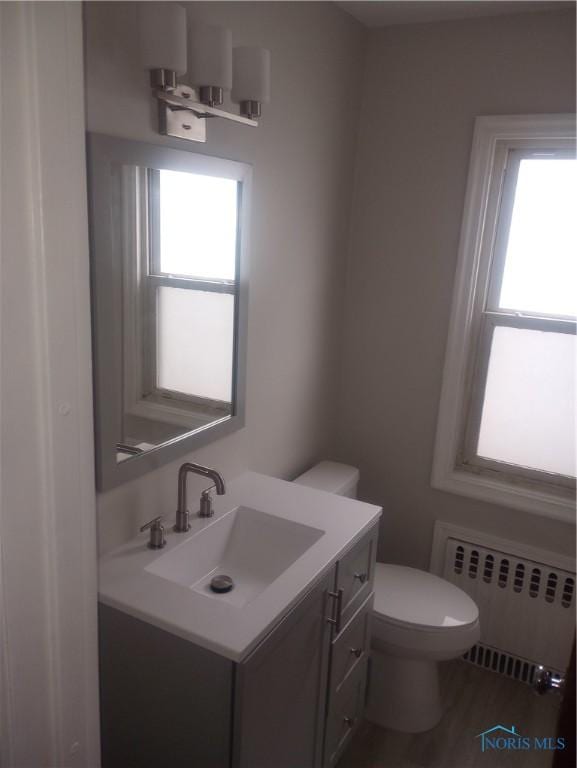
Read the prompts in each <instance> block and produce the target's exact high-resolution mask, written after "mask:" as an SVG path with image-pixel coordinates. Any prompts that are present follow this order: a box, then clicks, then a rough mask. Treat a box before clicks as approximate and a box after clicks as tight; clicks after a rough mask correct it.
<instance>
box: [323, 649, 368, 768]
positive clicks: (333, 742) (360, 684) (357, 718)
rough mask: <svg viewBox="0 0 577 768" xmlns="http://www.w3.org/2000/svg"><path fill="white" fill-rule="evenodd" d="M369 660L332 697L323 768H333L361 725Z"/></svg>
mask: <svg viewBox="0 0 577 768" xmlns="http://www.w3.org/2000/svg"><path fill="white" fill-rule="evenodd" d="M367 665H368V659H367V658H365V659H364V660H363V661H362V662H361V663H360V664H358V665H357V666H356V667H355V669H354V671H353V672H352V673H351V674H350V675H349V676H348V677H347V679H346V681H345V682H344V684H343V685H342V686H341V688H340V689H339V691H338V692H337V693H335V694H333V695H332V697H331V704H330V708H329V714H328V718H327V729H326V739H325V753H324V767H325V768H333V766H335V765H336V763H337V762H338V760H339V758H340V756H341V754H342V753H343V750H344V749H345V747H346V746H347V745H348V743H349V742H350V740H351V738H352V736H353V734H354V733H355V731H356V730H357V727H358V725H359V724H360V722H361V720H362V717H363V712H364V709H365V690H366V685H367V669H368V666H367Z"/></svg>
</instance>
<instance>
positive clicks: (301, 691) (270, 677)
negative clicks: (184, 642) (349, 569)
mask: <svg viewBox="0 0 577 768" xmlns="http://www.w3.org/2000/svg"><path fill="white" fill-rule="evenodd" d="M334 580H335V572H334V569H332V570H331V571H330V573H329V574H327V576H326V577H325V578H324V579H323V580H322V581H321V582H320V583H319V584H318V585H317V586H316V587H314V588H313V590H312V591H311V592H310V593H309V594H308V595H307V596H306V597H305V598H303V600H302V601H301V602H300V603H299V604H298V605H297V606H296V608H294V609H293V611H291V613H290V614H289V615H288V616H287V617H286V618H285V619H284V620H283V621H282V622H281V623H280V625H279V626H278V627H276V628H275V629H274V630H273V632H272V633H271V634H270V635H269V636H268V637H267V638H266V639H265V640H264V641H263V642H262V643H261V644H260V645H259V646H258V647H257V648H256V650H255V651H254V652H253V653H252V655H251V656H249V658H248V659H247V660H246V661H245V662H243V663H242V664H240V665H238V667H237V679H236V695H235V716H234V744H233V755H234V759H233V766H235V768H273V767H274V768H316V766H318V765H320V761H321V758H322V741H323V731H324V721H325V714H326V713H325V707H326V687H327V676H328V657H329V646H330V624H329V623H328V622H327V617H328V615H329V611H330V610H331V608H332V606H331V605H330V604H329V600H328V599H327V593H328V592H329V591H330V590H332V589H333V588H334Z"/></svg>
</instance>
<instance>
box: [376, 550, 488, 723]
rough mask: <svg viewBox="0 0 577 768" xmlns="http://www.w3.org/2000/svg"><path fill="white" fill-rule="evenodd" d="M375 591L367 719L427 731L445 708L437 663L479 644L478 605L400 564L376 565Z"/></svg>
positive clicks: (438, 580) (454, 589) (429, 575)
mask: <svg viewBox="0 0 577 768" xmlns="http://www.w3.org/2000/svg"><path fill="white" fill-rule="evenodd" d="M374 589H375V602H374V608H373V617H372V619H373V620H372V630H371V631H372V637H371V648H372V653H371V677H370V681H369V697H368V702H367V711H366V717H367V719H368V720H371V721H372V722H374V723H376V724H377V725H380V726H382V727H383V728H393V729H395V730H397V731H405V732H408V733H418V732H420V731H428V730H429V729H430V728H433V727H434V726H435V725H436V724H437V723H438V722H439V720H440V719H441V715H442V712H443V710H442V706H441V698H440V694H439V682H438V670H437V662H439V661H444V660H448V659H454V658H457V657H459V656H462V655H463V654H464V653H466V652H467V651H468V650H469V649H470V648H471V647H472V646H473V645H475V643H477V642H478V640H479V636H480V630H479V611H478V608H477V606H476V605H475V603H474V602H473V600H471V598H470V597H469V596H468V595H467V594H465V592H463V590H461V589H459V588H458V587H455V586H454V585H453V584H450V583H449V582H448V581H445V580H444V579H441V578H439V577H438V576H435V575H434V574H432V573H427V572H426V571H420V570H418V569H416V568H407V567H405V566H402V565H388V564H384V563H377V564H376V567H375V587H374ZM391 694H392V695H391Z"/></svg>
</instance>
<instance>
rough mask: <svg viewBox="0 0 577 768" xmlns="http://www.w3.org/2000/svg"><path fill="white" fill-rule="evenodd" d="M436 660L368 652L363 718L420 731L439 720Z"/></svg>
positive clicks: (397, 729)
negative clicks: (366, 694)
mask: <svg viewBox="0 0 577 768" xmlns="http://www.w3.org/2000/svg"><path fill="white" fill-rule="evenodd" d="M442 714H443V712H442V708H441V697H440V693H439V674H438V669H437V663H436V662H434V661H430V660H426V659H408V658H401V657H399V656H387V655H386V654H384V653H382V652H379V651H374V650H373V651H372V652H371V672H370V679H369V698H368V703H367V711H366V713H365V717H366V718H367V720H370V721H371V722H372V723H375V724H376V725H380V726H381V728H391V729H392V730H395V731H403V732H404V733H421V732H422V731H428V730H430V729H431V728H434V727H435V725H437V723H438V722H439V720H440V719H441V716H442Z"/></svg>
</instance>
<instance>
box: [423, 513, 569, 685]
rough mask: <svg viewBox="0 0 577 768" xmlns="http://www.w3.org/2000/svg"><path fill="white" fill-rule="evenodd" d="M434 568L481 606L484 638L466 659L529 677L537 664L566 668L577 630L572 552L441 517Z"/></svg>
mask: <svg viewBox="0 0 577 768" xmlns="http://www.w3.org/2000/svg"><path fill="white" fill-rule="evenodd" d="M431 571H433V572H434V573H437V574H438V575H439V576H442V577H443V578H445V579H447V581H450V582H452V583H453V584H455V585H456V586H458V587H460V588H461V589H462V590H463V591H465V592H466V593H467V594H468V595H470V596H471V597H472V598H473V600H474V601H475V602H476V603H477V605H478V606H479V616H480V622H481V641H480V643H479V645H478V646H476V647H475V648H474V649H472V651H470V652H469V653H468V654H467V655H466V658H467V659H468V660H469V661H472V662H473V663H476V664H478V665H480V666H484V667H487V668H489V669H492V670H494V671H495V672H500V673H501V674H506V675H508V676H510V677H516V678H518V679H521V680H523V681H525V682H531V680H532V678H533V672H534V668H535V666H536V665H539V664H541V665H543V666H544V667H546V668H548V669H549V670H551V671H552V672H556V673H563V672H564V671H565V669H566V668H567V666H568V664H569V657H570V654H571V646H572V643H573V637H574V633H575V565H574V561H572V560H571V559H570V558H565V557H562V556H559V555H556V554H554V553H551V552H547V551H545V550H538V549H535V548H532V547H525V546H522V545H519V544H516V543H514V542H510V541H505V540H500V539H496V538H494V537H491V536H487V535H485V534H481V533H480V532H478V531H472V530H469V529H464V528H457V527H456V526H453V525H450V524H448V523H443V522H440V521H438V522H437V523H436V525H435V537H434V541H433V552H432V557H431Z"/></svg>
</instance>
